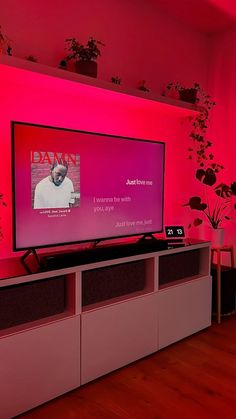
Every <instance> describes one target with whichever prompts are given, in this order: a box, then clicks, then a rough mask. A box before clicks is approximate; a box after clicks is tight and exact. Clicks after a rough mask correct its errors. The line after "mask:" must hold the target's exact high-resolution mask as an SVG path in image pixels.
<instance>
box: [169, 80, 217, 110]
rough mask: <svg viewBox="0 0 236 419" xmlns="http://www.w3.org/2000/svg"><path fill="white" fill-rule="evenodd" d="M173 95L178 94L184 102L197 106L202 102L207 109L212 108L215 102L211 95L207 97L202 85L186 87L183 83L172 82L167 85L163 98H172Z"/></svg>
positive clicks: (194, 84) (195, 84)
mask: <svg viewBox="0 0 236 419" xmlns="http://www.w3.org/2000/svg"><path fill="white" fill-rule="evenodd" d="M173 93H175V94H177V97H178V98H179V99H180V100H183V101H184V102H188V103H193V104H197V103H199V102H201V103H202V104H203V105H204V106H205V109H208V107H209V106H210V108H212V106H214V104H215V103H214V101H212V99H211V97H210V95H207V94H206V93H205V91H204V90H203V89H202V87H201V85H200V84H199V83H197V82H194V83H193V84H192V86H188V87H185V86H183V85H182V84H181V83H179V82H178V81H177V82H170V83H168V84H167V85H166V87H165V89H164V92H163V94H162V95H163V96H171V95H172V94H173Z"/></svg>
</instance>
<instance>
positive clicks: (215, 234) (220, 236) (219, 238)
mask: <svg viewBox="0 0 236 419" xmlns="http://www.w3.org/2000/svg"><path fill="white" fill-rule="evenodd" d="M224 232H225V231H224V229H223V228H209V240H210V242H211V245H212V246H213V247H222V246H223V244H224Z"/></svg>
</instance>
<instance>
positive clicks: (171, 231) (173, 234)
mask: <svg viewBox="0 0 236 419" xmlns="http://www.w3.org/2000/svg"><path fill="white" fill-rule="evenodd" d="M165 233H166V239H167V241H168V242H170V243H182V242H183V239H184V238H185V233H184V227H183V226H166V227H165Z"/></svg>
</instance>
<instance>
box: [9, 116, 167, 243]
mask: <svg viewBox="0 0 236 419" xmlns="http://www.w3.org/2000/svg"><path fill="white" fill-rule="evenodd" d="M12 152H13V197H14V202H13V204H14V210H13V214H14V250H23V249H32V248H39V247H45V246H54V245H59V244H68V243H76V242H83V241H95V240H103V239H110V238H117V237H124V236H131V235H135V236H136V235H143V234H147V233H157V232H161V231H162V230H163V184H164V180H163V174H164V154H165V146H164V143H162V142H155V141H147V140H138V139H133V138H132V139H131V138H123V137H118V136H113V135H104V134H97V133H92V132H84V131H75V130H70V129H64V128H56V127H48V126H41V125H34V124H29V123H23V122H15V121H14V122H12Z"/></svg>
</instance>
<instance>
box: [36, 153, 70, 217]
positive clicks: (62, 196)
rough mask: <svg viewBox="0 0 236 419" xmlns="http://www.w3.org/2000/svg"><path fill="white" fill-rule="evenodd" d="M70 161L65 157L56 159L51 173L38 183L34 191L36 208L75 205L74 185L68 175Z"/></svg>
mask: <svg viewBox="0 0 236 419" xmlns="http://www.w3.org/2000/svg"><path fill="white" fill-rule="evenodd" d="M67 172H68V163H67V162H66V161H65V160H63V159H58V160H55V161H54V162H53V164H52V166H51V170H50V175H49V176H47V177H45V178H44V179H42V180H41V181H40V182H38V183H37V185H36V188H35V193H34V208H35V209H39V208H68V207H69V206H71V205H73V204H74V202H75V198H74V197H73V193H74V186H73V183H72V181H71V179H69V178H68V177H67V176H66V175H67Z"/></svg>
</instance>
